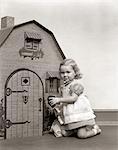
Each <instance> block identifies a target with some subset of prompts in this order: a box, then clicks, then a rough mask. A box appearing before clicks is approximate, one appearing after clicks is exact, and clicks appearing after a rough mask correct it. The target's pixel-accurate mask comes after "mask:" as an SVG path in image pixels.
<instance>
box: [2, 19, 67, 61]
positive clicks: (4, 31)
mask: <svg viewBox="0 0 118 150" xmlns="http://www.w3.org/2000/svg"><path fill="white" fill-rule="evenodd" d="M30 23H34V24H36V25H37V26H39V27H40V28H42V29H43V30H44V31H46V32H47V33H49V34H50V35H51V36H52V38H53V40H54V41H55V43H56V45H57V47H58V49H59V52H60V54H61V55H62V57H63V59H65V58H66V57H65V55H64V53H63V51H62V50H61V48H60V46H59V44H58V42H57V40H56V39H55V36H54V34H53V33H52V32H51V31H50V30H48V29H47V28H45V27H44V26H42V25H41V24H39V23H38V22H37V21H35V20H31V21H28V22H25V23H22V24H18V25H15V26H13V27H9V28H5V29H1V30H0V47H1V46H2V45H3V44H4V42H5V41H6V40H7V38H8V37H9V35H10V34H11V32H12V31H13V30H14V29H15V28H18V27H21V26H23V25H26V24H30Z"/></svg>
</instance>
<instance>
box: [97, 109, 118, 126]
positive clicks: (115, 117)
mask: <svg viewBox="0 0 118 150" xmlns="http://www.w3.org/2000/svg"><path fill="white" fill-rule="evenodd" d="M94 112H95V115H96V122H97V124H99V125H101V126H118V109H95V110H94Z"/></svg>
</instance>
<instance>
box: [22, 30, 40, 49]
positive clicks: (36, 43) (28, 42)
mask: <svg viewBox="0 0 118 150" xmlns="http://www.w3.org/2000/svg"><path fill="white" fill-rule="evenodd" d="M24 38H25V41H24V47H25V49H32V50H39V49H40V47H41V46H40V44H41V36H40V34H38V33H34V32H25V33H24Z"/></svg>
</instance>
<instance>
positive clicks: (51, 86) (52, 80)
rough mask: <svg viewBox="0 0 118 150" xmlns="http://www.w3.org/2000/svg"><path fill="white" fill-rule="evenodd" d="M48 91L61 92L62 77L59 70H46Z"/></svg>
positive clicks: (51, 92) (52, 92)
mask: <svg viewBox="0 0 118 150" xmlns="http://www.w3.org/2000/svg"><path fill="white" fill-rule="evenodd" d="M45 84H46V86H45V87H46V88H45V91H46V93H50V94H59V87H60V78H59V74H58V72H54V71H48V72H46V80H45Z"/></svg>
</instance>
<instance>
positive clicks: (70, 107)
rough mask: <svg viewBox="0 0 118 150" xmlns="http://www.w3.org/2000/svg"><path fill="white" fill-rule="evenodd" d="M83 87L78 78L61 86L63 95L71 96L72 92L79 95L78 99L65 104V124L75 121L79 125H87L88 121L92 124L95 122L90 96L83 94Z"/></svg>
mask: <svg viewBox="0 0 118 150" xmlns="http://www.w3.org/2000/svg"><path fill="white" fill-rule="evenodd" d="M83 89H84V88H83V86H82V85H81V84H80V83H79V80H77V79H75V80H73V81H72V82H71V83H69V84H68V85H63V86H61V92H62V97H68V96H71V95H72V93H76V94H77V95H78V99H77V100H76V101H75V102H74V103H73V104H65V105H63V116H64V122H65V125H66V124H67V125H68V124H71V125H72V124H73V123H74V124H76V125H77V126H82V125H86V123H87V122H90V124H94V123H95V121H94V118H95V117H96V116H95V115H94V112H93V110H92V108H91V105H90V103H89V100H88V98H87V97H86V96H85V95H84V94H83ZM91 121H92V122H91ZM72 126H73V125H72Z"/></svg>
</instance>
